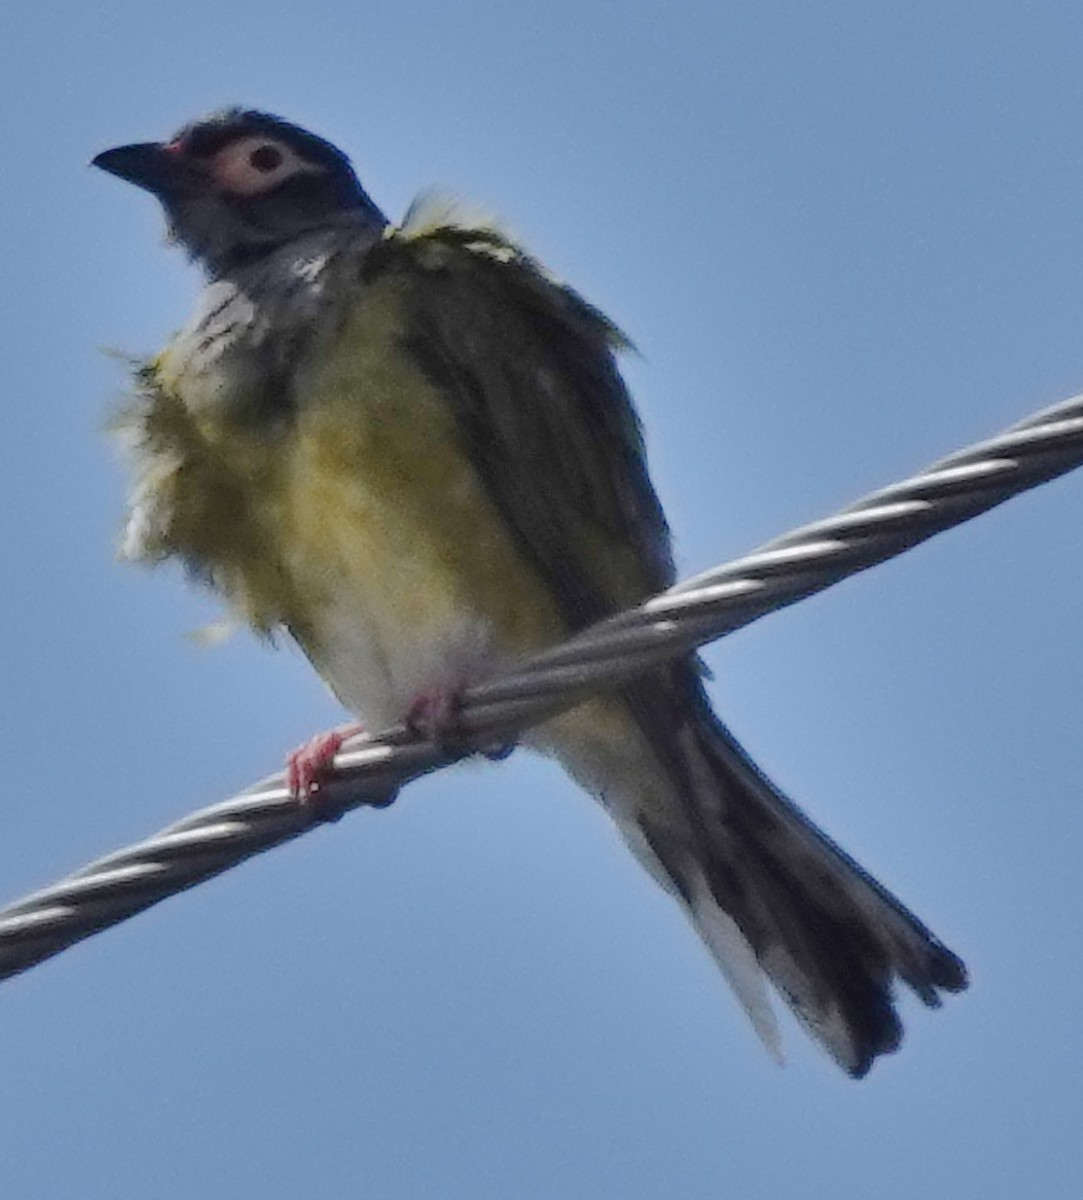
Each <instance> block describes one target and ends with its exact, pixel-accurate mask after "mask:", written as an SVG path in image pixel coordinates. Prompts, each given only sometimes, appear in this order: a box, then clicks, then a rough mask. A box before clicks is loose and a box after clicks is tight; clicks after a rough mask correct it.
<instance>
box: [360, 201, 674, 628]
mask: <svg viewBox="0 0 1083 1200" xmlns="http://www.w3.org/2000/svg"><path fill="white" fill-rule="evenodd" d="M365 269H366V272H367V273H368V272H371V273H373V274H374V275H375V274H379V275H383V274H385V273H388V272H390V273H393V274H395V275H396V276H397V277H398V278H397V279H396V283H397V285H398V288H399V289H400V295H401V296H402V298H403V303H404V312H403V315H404V325H403V328H404V333H403V337H404V343H405V344H404V347H403V348H404V350H405V351H406V352H407V353H408V354H409V355H410V356H411V357H412V359H413V360H414V361H415V362H416V363H417V364H418V366H419V367H420V368H421V369H422V370H423V371H424V373H425V374H426V376H427V377H428V378H429V379H430V380H431V381H432V382H433V384H434V385H435V386H437V387H438V388H439V389H440V391H441V393H442V394H444V395H446V396H447V397H448V399H449V401H450V402H451V404H452V405H453V407H454V411H455V415H456V423H457V426H458V428H459V429H460V430H461V436H462V441H463V446H464V447H465V449H466V450H467V452H468V453H469V455H470V456H471V458H472V460H473V462H474V463H475V465H476V468H477V471H478V473H479V475H480V476H481V478H482V479H483V480H484V482H485V485H486V487H487V489H488V491H489V494H490V495H491V497H492V499H493V501H494V503H495V505H496V506H497V508H498V509H499V511H500V512H501V513H502V514H503V516H504V517H505V518H506V520H507V521H508V523H509V525H510V527H511V528H512V530H513V531H514V534H515V537H516V539H517V542H518V544H519V546H520V548H521V550H522V552H523V553H524V555H525V556H527V558H528V559H529V560H530V561H531V562H532V563H533V565H534V566H535V568H536V569H537V571H538V572H539V574H540V575H541V577H542V578H543V579H544V580H545V581H546V583H547V584H548V585H549V587H550V588H551V591H552V594H553V596H554V598H555V600H556V601H557V603H558V605H559V607H560V609H561V611H562V613H563V615H564V618H565V620H566V621H567V623H568V626H569V628H572V629H575V628H580V627H582V626H584V625H586V624H589V623H590V622H592V621H595V620H598V619H599V618H601V617H603V616H605V615H607V614H608V613H611V612H613V611H614V610H616V609H618V608H622V607H625V606H627V605H630V604H633V603H635V602H637V601H639V600H641V599H642V598H644V597H645V596H647V595H649V594H651V593H653V592H656V591H659V590H661V589H663V588H665V587H667V586H668V585H669V584H670V583H671V582H672V581H673V562H672V557H671V553H670V541H669V531H668V529H667V526H666V522H665V517H664V515H663V513H662V508H661V505H660V504H659V502H658V498H657V496H656V495H655V492H654V489H653V487H652V486H651V482H650V478H649V476H648V473H647V465H646V456H645V451H644V445H643V435H642V430H641V428H640V424H639V421H638V418H637V417H636V414H635V411H634V409H633V406H632V402H631V399H630V397H629V395H628V391H627V389H626V388H625V385H624V382H623V380H622V379H621V376H620V373H619V371H618V368H617V363H616V358H615V354H616V352H617V351H619V350H621V349H623V348H625V347H626V346H627V345H628V343H627V342H626V340H625V338H624V337H623V335H622V334H621V333H620V332H619V330H617V328H616V327H615V326H614V325H613V324H612V323H611V322H610V321H609V320H607V318H606V317H605V316H603V315H602V313H600V312H599V311H598V310H597V309H595V308H594V307H592V306H591V305H590V304H588V303H587V302H586V301H585V300H583V299H582V298H581V297H580V296H579V295H577V294H576V293H575V292H574V291H572V290H571V289H570V288H567V287H564V286H562V285H560V284H558V283H556V282H555V281H554V280H552V279H551V278H550V277H549V276H548V275H547V274H545V272H544V271H543V270H542V269H541V268H540V267H539V265H538V264H537V263H536V262H535V261H533V260H532V259H530V258H529V257H528V256H527V255H526V254H525V253H523V251H522V250H521V249H519V248H518V247H517V246H515V245H514V244H513V243H512V242H510V241H509V240H507V239H506V238H505V237H504V236H502V235H501V234H500V233H498V232H496V231H495V230H494V229H492V228H491V227H479V228H470V227H464V226H461V225H453V224H443V225H438V226H436V227H432V226H430V227H428V228H424V229H423V230H422V231H420V232H411V228H410V224H409V223H408V225H407V226H406V227H405V229H404V230H402V231H397V232H396V233H395V234H393V235H392V236H390V237H389V238H387V239H386V240H385V241H384V242H383V243H382V244H381V245H380V246H379V247H378V248H376V249H375V250H374V251H373V252H371V253H370V254H369V256H368V257H367V259H366V268H365Z"/></svg>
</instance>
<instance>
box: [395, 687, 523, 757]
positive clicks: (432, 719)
mask: <svg viewBox="0 0 1083 1200" xmlns="http://www.w3.org/2000/svg"><path fill="white" fill-rule="evenodd" d="M464 687H465V684H463V683H456V684H453V685H451V686H449V687H436V688H430V689H429V690H427V691H424V692H419V693H418V695H417V696H415V697H414V700H413V703H412V704H411V705H410V707H409V708H408V709H407V710H406V719H405V721H404V724H405V725H406V728H407V729H409V730H410V731H411V732H412V733H416V734H420V735H421V736H422V737H426V738H428V739H429V741H431V742H435V743H436V744H437V745H438V746H444V747H454V746H455V744H456V743H457V742H460V741H461V740H462V738H463V735H464V732H465V731H464V729H463V724H462V707H463V700H462V693H463V689H464ZM514 749H515V742H514V741H512V742H494V743H493V744H492V745H489V746H479V747H478V749H477V753H478V754H481V755H484V757H485V758H487V759H489V761H490V762H500V761H501V759H505V758H507V757H508V755H509V754H511V752H512V751H513V750H514Z"/></svg>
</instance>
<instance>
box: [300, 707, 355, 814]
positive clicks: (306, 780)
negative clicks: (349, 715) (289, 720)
mask: <svg viewBox="0 0 1083 1200" xmlns="http://www.w3.org/2000/svg"><path fill="white" fill-rule="evenodd" d="M363 732H364V730H363V729H362V728H361V726H360V725H357V724H355V723H351V724H349V725H340V726H339V727H338V728H337V729H329V730H327V732H326V733H318V734H316V736H315V737H312V738H309V740H308V741H307V742H305V743H304V745H303V746H298V747H297V749H296V750H291V751H290V753H289V754H287V755H286V785H287V786H288V787H289V789H290V791H291V792H292V793H293V795H294V797H295V798H296V799H298V800H300V801H301V802H302V803H306V802H308V801H310V800H311V799H312V798H313V796H314V795H315V793H316V792H318V791H319V788H320V783H321V782H322V780H324V779H325V778H326V777H327V775H328V773H329V772H330V771H331V769H332V767H333V766H334V763H335V755H336V754H337V753H338V752H339V751H340V750H341V749H342V743H343V742H345V741H347V740H348V739H349V738H352V737H354V736H355V735H356V734H359V733H363Z"/></svg>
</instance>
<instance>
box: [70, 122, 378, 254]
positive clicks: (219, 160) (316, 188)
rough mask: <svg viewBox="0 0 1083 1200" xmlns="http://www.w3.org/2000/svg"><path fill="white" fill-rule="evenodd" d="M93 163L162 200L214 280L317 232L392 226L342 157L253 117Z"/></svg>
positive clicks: (175, 228) (188, 131)
mask: <svg viewBox="0 0 1083 1200" xmlns="http://www.w3.org/2000/svg"><path fill="white" fill-rule="evenodd" d="M93 165H94V166H96V167H100V168H101V169H102V170H103V171H108V172H109V173H110V174H112V175H116V176H118V177H119V178H120V179H124V180H127V181H128V182H129V183H134V184H135V185H136V186H137V187H141V188H145V189H146V190H147V191H148V192H151V193H152V194H153V195H155V196H157V198H158V199H159V201H160V202H161V204H162V207H163V208H164V209H165V211H166V215H167V217H168V220H169V224H170V230H171V233H172V234H173V236H174V237H175V239H176V240H177V241H178V242H180V243H181V245H183V246H184V247H185V249H186V250H187V251H188V253H189V254H190V255H191V256H192V257H193V258H194V259H196V260H197V261H198V262H200V263H201V264H202V265H203V266H204V267H205V268H206V270H207V272H208V273H209V274H210V275H211V276H212V277H218V276H221V275H223V274H226V273H228V272H229V271H231V270H234V269H236V268H237V267H241V266H244V265H246V264H248V263H252V262H255V261H257V260H258V259H260V258H262V257H263V256H264V255H266V254H268V253H270V252H272V251H274V250H276V249H278V248H279V247H280V246H283V245H285V244H287V243H288V242H291V241H293V240H294V239H295V238H298V237H302V236H304V235H305V234H308V233H312V232H314V231H316V230H319V229H324V228H328V227H332V226H337V225H343V224H348V223H351V222H352V223H356V224H358V225H359V226H361V227H363V228H368V229H372V230H381V229H383V227H384V226H385V225H386V224H387V222H386V219H385V217H384V216H383V214H382V213H381V212H380V210H379V209H378V208H377V207H376V205H375V204H373V202H372V201H371V200H370V199H369V197H368V195H367V194H366V193H365V190H364V189H363V188H362V187H361V184H360V183H359V182H358V180H357V176H356V175H355V174H354V172H353V168H352V167H351V166H350V160H349V159H348V158H347V157H346V155H345V154H343V153H342V151H341V150H339V149H337V147H335V146H333V145H332V144H331V143H330V142H327V141H324V139H323V138H320V137H317V136H316V135H315V134H313V133H308V132H307V131H306V130H304V129H301V128H299V127H298V126H296V125H291V124H290V123H289V122H288V121H284V120H282V119H281V118H280V117H275V116H271V115H270V114H269V113H264V112H257V111H254V110H252V109H241V108H230V109H226V110H224V111H223V112H219V113H215V114H213V115H212V116H209V117H205V118H204V119H202V120H199V121H194V122H192V123H191V124H190V125H186V126H185V127H184V128H183V129H181V130H180V131H179V132H178V133H177V134H175V135H174V136H173V137H172V138H170V140H169V141H167V142H138V143H135V144H133V145H128V146H117V147H115V148H114V149H112V150H106V151H104V152H103V153H101V154H99V155H98V156H97V157H96V158H95V159H94V160H93Z"/></svg>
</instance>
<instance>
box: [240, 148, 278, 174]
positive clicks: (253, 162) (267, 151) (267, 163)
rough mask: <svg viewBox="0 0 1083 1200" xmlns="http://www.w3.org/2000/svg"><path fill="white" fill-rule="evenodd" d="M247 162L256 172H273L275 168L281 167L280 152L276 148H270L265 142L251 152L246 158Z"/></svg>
mask: <svg viewBox="0 0 1083 1200" xmlns="http://www.w3.org/2000/svg"><path fill="white" fill-rule="evenodd" d="M248 162H249V165H250V166H253V167H255V168H256V170H257V171H262V172H264V173H265V174H266V173H267V172H268V171H273V170H274V169H275V168H276V167H280V166H281V165H282V151H281V150H279V148H278V147H277V146H271V145H269V144H268V143H266V142H265V143H264V144H263V145H262V146H257V147H256V148H255V150H253V151H252V153H251V154H250V155H249V156H248Z"/></svg>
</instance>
